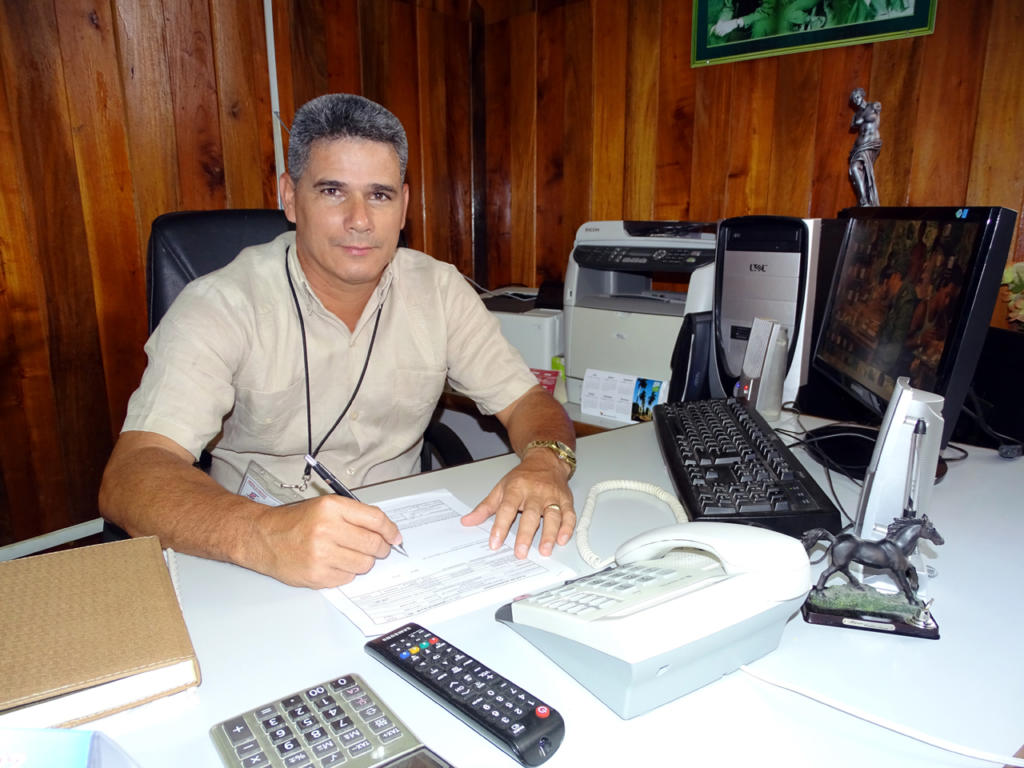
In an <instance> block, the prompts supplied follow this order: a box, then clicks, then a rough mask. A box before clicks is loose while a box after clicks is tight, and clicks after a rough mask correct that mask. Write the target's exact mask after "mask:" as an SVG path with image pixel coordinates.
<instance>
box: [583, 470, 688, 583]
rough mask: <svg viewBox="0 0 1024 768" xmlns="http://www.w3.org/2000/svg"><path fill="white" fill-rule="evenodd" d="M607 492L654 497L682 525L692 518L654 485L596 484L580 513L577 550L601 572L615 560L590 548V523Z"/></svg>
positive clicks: (675, 501)
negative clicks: (629, 492)
mask: <svg viewBox="0 0 1024 768" xmlns="http://www.w3.org/2000/svg"><path fill="white" fill-rule="evenodd" d="M605 491H638V492H640V493H646V494H648V495H650V496H654V497H655V498H656V499H658V500H660V501H662V502H664V503H665V504H666V505H668V507H669V509H671V510H672V514H673V515H674V516H675V518H676V521H677V522H680V523H686V522H689V520H690V518H689V516H688V515H687V514H686V510H685V509H683V505H682V504H680V503H679V500H678V499H677V498H676V497H675V496H673V495H672V494H671V493H669V492H668V491H666V490H664V489H662V488H660V487H658V486H657V485H653V484H652V483H641V482H639V481H638V480H605V481H604V482H603V483H595V484H594V485H593V486H592V487H591V488H590V493H588V494H587V501H586V503H585V504H584V505H583V511H582V512H580V517H579V522H578V523H577V524H576V548H577V549H578V550H579V553H580V557H582V558H583V560H584V561H585V562H586V563H587V565H590V566H592V567H593V568H595V569H598V570H600V569H601V568H604V567H605V566H606V565H608V564H609V563H611V562H612V561H613V560H614V559H615V558H614V557H609V558H606V559H604V560H602V559H601V558H600V557H598V556H597V555H596V554H595V553H594V550H592V549H591V548H590V523H591V520H593V518H594V507H595V506H596V505H597V497H598V496H600V495H601V494H602V493H604V492H605Z"/></svg>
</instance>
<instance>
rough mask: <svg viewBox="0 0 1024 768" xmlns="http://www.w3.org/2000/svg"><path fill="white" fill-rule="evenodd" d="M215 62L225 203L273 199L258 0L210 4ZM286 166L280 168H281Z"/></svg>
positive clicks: (271, 150) (234, 205) (269, 201)
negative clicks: (217, 53) (215, 52)
mask: <svg viewBox="0 0 1024 768" xmlns="http://www.w3.org/2000/svg"><path fill="white" fill-rule="evenodd" d="M210 11H211V28H212V35H213V48H214V50H216V51H218V52H220V55H219V56H218V64H217V71H216V74H217V103H218V106H219V110H218V114H219V119H220V125H221V126H222V130H221V139H222V143H223V156H224V193H225V198H226V207H228V208H242V207H245V206H246V205H247V204H248V205H252V203H251V202H250V201H254V200H258V201H259V204H258V205H257V207H260V208H262V207H268V208H273V207H276V205H277V179H276V174H275V166H274V144H273V141H272V136H271V134H268V133H267V131H266V130H261V126H266V125H267V123H268V122H269V121H270V120H271V115H270V98H269V95H270V83H269V75H268V72H267V47H266V30H265V29H264V25H263V3H262V1H261V0H236V1H235V2H232V3H213V4H212V5H211V6H210ZM281 170H282V171H283V170H284V169H283V168H282V169H281Z"/></svg>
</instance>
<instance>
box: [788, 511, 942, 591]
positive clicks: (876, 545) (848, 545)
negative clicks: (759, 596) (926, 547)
mask: <svg viewBox="0 0 1024 768" xmlns="http://www.w3.org/2000/svg"><path fill="white" fill-rule="evenodd" d="M822 539H828V542H829V553H828V554H829V563H830V564H829V567H828V568H826V569H825V570H824V571H823V572H822V574H821V578H819V579H818V583H817V584H815V585H814V589H815V591H820V590H822V589H824V588H825V582H827V581H828V580H829V578H830V577H831V576H832V574H834V573H836V572H839V573H842V574H843V575H844V576H846V578H847V579H848V580H849V582H850V586H852V587H854V588H855V589H864V588H865V587H864V585H863V584H861V583H860V582H859V581H858V580H857V579H855V578H854V577H853V575H852V574H851V573H850V564H851V563H860V564H861V565H864V566H867V567H868V568H876V569H878V570H880V571H888V572H889V573H890V574H892V578H893V581H895V582H896V585H897V586H898V587H899V588H900V590H901V591H902V592H903V594H904V595H905V596H906V598H907V601H908V602H909V603H910V604H911V605H921V604H922V603H921V600H919V599H918V597H917V586H918V577H917V569H915V568H914V566H913V565H911V564H910V559H909V558H910V555H911V553H913V551H914V547H916V546H917V542H918V541H919V540H920V539H926V540H927V541H930V542H932V543H934V544H943V543H945V542H944V540H943V538H942V536H941V535H940V534H939V532H938V531H937V530H935V526H934V525H932V523H931V521H930V520H929V519H928V515H923V516H922V517H898V518H896V519H895V520H893V521H892V522H891V523H890V524H889V528H888V529H887V530H886V532H885V538H883V539H882V540H881V541H867V540H865V539H860V538H858V537H857V536H855V535H853V534H852V533H840V534H839V535H838V536H833V535H832V534H831V533H829V532H828V531H826V530H825V529H824V528H814V529H812V530H810V531H807V532H806V533H804V535H803V536H802V537H801V541H802V542H803V545H804V549H806V550H807V551H808V552H810V551H811V549H812V548H813V547H814V545H815V544H817V543H818V542H819V541H821V540H822Z"/></svg>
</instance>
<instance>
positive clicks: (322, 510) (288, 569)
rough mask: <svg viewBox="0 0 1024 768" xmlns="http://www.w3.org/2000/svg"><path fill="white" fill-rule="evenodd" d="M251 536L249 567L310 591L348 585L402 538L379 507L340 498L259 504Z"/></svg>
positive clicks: (386, 554) (248, 546) (327, 497)
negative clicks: (269, 505) (261, 505)
mask: <svg viewBox="0 0 1024 768" xmlns="http://www.w3.org/2000/svg"><path fill="white" fill-rule="evenodd" d="M253 534H254V539H253V540H252V541H250V542H248V543H247V545H246V549H247V550H249V556H250V557H252V558H253V561H254V562H253V564H252V565H250V566H249V567H251V568H253V569H254V570H257V571H260V572H261V573H266V574H267V575H269V576H273V577H274V578H275V579H277V580H278V581H283V582H284V583H285V584H291V585H293V586H297V587H312V588H314V589H321V588H323V587H336V586H339V585H341V584H347V583H349V582H350V581H352V579H354V578H355V577H356V576H358V575H359V574H361V573H366V572H367V571H369V570H370V568H372V567H373V564H374V563H375V562H376V560H377V558H383V557H387V556H388V554H389V553H390V551H391V546H392V544H399V543H401V541H402V537H401V535H400V534H399V532H398V526H396V525H395V524H394V523H393V522H392V521H391V520H390V519H389V518H388V517H387V515H385V514H384V513H383V512H382V511H381V510H380V509H378V508H377V507H371V506H368V505H366V504H362V503H360V502H358V501H355V500H353V499H347V498H345V497H343V496H319V497H317V498H315V499H306V500H304V501H300V502H296V503H294V504H288V505H286V506H281V507H265V508H262V509H260V510H258V511H257V512H256V516H255V519H254V531H253ZM246 559H248V557H247V558H246ZM243 564H247V563H243Z"/></svg>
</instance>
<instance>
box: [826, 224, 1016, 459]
mask: <svg viewBox="0 0 1024 768" xmlns="http://www.w3.org/2000/svg"><path fill="white" fill-rule="evenodd" d="M839 216H840V219H846V220H847V223H846V227H845V235H844V237H843V239H842V243H841V245H840V248H839V253H838V256H837V259H836V266H835V272H834V274H833V277H832V284H831V289H830V291H829V294H828V296H827V298H826V301H827V304H826V308H825V312H824V314H823V320H822V324H821V328H820V331H819V333H818V337H817V346H816V347H815V350H814V357H813V361H812V365H813V366H814V367H815V368H816V369H817V370H818V371H820V372H821V373H822V374H823V375H824V377H825V378H826V379H829V380H831V381H832V382H833V383H834V384H835V385H838V387H839V388H840V389H841V390H842V391H843V392H845V393H847V394H848V395H849V396H850V397H852V398H853V399H855V400H856V401H858V402H859V403H861V404H862V405H864V406H866V407H867V409H868V412H869V413H870V414H873V415H874V416H877V421H876V422H875V426H877V423H878V422H880V421H881V417H882V415H883V414H884V413H885V410H886V408H887V406H888V403H889V399H890V397H891V396H892V393H893V388H894V387H895V384H896V380H897V379H898V378H900V377H901V376H906V377H908V378H909V379H910V386H911V387H914V388H915V389H921V390H925V391H927V392H932V393H935V394H937V395H941V396H942V397H943V398H944V400H945V402H944V405H943V410H942V416H943V434H942V442H941V445H942V447H945V446H946V444H947V443H948V442H949V437H950V434H951V433H952V431H953V428H954V426H955V425H956V421H957V417H958V416H959V414H960V410H961V407H962V406H963V402H964V397H965V395H966V394H967V391H968V389H969V387H970V384H971V379H972V377H973V376H974V370H975V366H976V365H977V362H978V356H979V354H980V352H981V348H982V345H983V343H984V340H985V334H986V332H987V330H988V327H989V324H990V322H991V318H992V312H993V309H994V307H995V302H996V298H997V296H998V292H999V283H1000V279H1001V275H1002V272H1003V267H1004V265H1005V264H1006V258H1007V254H1008V252H1009V247H1010V241H1011V239H1012V236H1013V230H1014V225H1015V222H1016V218H1017V215H1016V213H1015V212H1014V211H1011V210H1009V209H1006V208H998V207H991V206H974V207H963V208H956V207H931V208H912V207H907V208H894V207H872V208H849V209H846V210H844V211H841V212H840V214H839ZM819 300H820V298H819ZM833 432H834V431H833ZM816 436H817V437H821V436H822V435H821V434H820V433H819V434H816ZM814 445H815V449H814V450H812V455H813V454H819V455H816V456H815V457H816V458H818V459H819V460H824V461H825V462H826V463H830V464H832V465H834V466H838V467H840V468H842V469H847V470H852V472H851V473H852V474H859V471H858V469H861V470H862V468H863V467H866V466H867V463H868V461H869V460H870V456H871V451H872V448H873V446H872V443H871V442H867V441H864V440H863V439H860V440H858V439H856V438H854V439H853V440H840V439H838V438H837V439H834V440H833V439H829V440H819V441H817V442H816V443H815V444H814ZM821 454H823V455H821Z"/></svg>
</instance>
